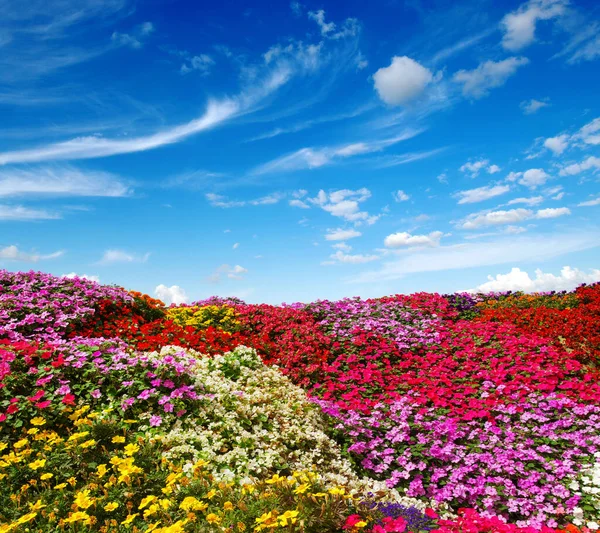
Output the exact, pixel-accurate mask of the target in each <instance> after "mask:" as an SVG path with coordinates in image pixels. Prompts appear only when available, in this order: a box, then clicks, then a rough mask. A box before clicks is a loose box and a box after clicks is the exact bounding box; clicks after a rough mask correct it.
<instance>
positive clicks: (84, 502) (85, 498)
mask: <svg viewBox="0 0 600 533" xmlns="http://www.w3.org/2000/svg"><path fill="white" fill-rule="evenodd" d="M94 501H95V499H94V498H90V491H89V489H85V490H82V491H79V492H78V493H77V494H76V495H75V502H74V503H75V505H77V507H79V508H80V509H87V508H88V507H91V506H92V504H93V503H94Z"/></svg>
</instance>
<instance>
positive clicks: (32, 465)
mask: <svg viewBox="0 0 600 533" xmlns="http://www.w3.org/2000/svg"><path fill="white" fill-rule="evenodd" d="M28 466H29V468H31V470H37V469H38V468H42V467H44V466H46V459H37V460H36V461H33V463H29V465H28Z"/></svg>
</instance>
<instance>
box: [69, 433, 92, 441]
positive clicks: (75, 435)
mask: <svg viewBox="0 0 600 533" xmlns="http://www.w3.org/2000/svg"><path fill="white" fill-rule="evenodd" d="M89 434H90V432H89V431H80V432H79V433H73V435H71V436H70V437H69V442H72V441H74V440H79V439H83V437H87V436H88V435H89Z"/></svg>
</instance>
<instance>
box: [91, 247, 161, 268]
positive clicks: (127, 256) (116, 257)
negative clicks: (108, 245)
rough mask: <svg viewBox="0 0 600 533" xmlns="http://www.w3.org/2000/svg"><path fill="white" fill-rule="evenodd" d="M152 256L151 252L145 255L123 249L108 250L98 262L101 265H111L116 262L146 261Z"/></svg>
mask: <svg viewBox="0 0 600 533" xmlns="http://www.w3.org/2000/svg"><path fill="white" fill-rule="evenodd" d="M149 258H150V252H146V253H145V254H143V255H138V254H133V253H130V252H125V251H123V250H115V249H113V250H106V251H105V252H104V255H103V256H102V258H101V259H100V261H99V262H98V263H99V264H101V265H110V264H114V263H145V262H146V261H148V259H149Z"/></svg>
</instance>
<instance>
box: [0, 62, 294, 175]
mask: <svg viewBox="0 0 600 533" xmlns="http://www.w3.org/2000/svg"><path fill="white" fill-rule="evenodd" d="M290 75H291V72H290V71H289V70H287V69H285V68H276V69H275V70H274V71H273V72H271V73H270V75H269V76H268V78H267V79H266V80H264V81H263V82H262V83H259V84H258V85H254V86H252V87H250V88H249V89H248V90H246V91H245V92H242V93H240V94H239V95H238V96H236V97H234V98H231V99H226V100H220V101H217V100H212V101H210V102H209V103H208V105H207V108H206V111H205V113H204V114H203V115H202V116H200V117H198V118H196V119H194V120H191V121H190V122H187V123H185V124H180V125H178V126H172V127H170V128H166V129H163V130H161V131H158V132H157V133H154V134H152V135H146V136H141V137H133V138H128V139H109V138H104V137H99V136H93V137H79V138H76V139H72V140H70V141H65V142H60V143H55V144H49V145H45V146H40V147H37V148H33V149H29V150H18V151H12V152H4V153H0V165H2V164H4V165H5V164H8V163H31V162H40V161H53V160H75V159H90V158H97V157H106V156H112V155H117V154H125V153H133V152H143V151H146V150H153V149H155V148H159V147H161V146H165V145H169V144H174V143H177V142H180V141H182V140H184V139H186V138H188V137H190V136H192V135H196V134H198V133H200V132H202V131H205V130H208V129H211V128H214V127H215V126H217V125H219V124H221V123H223V122H225V121H227V120H230V119H232V118H233V117H234V116H236V115H239V114H242V113H248V112H250V111H251V109H252V107H253V106H255V105H256V104H257V103H258V102H260V100H262V99H263V98H264V97H266V96H267V95H269V94H271V93H272V92H273V91H275V90H277V89H278V88H279V87H281V86H282V85H283V84H284V83H286V82H287V81H288V79H289V77H290Z"/></svg>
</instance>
